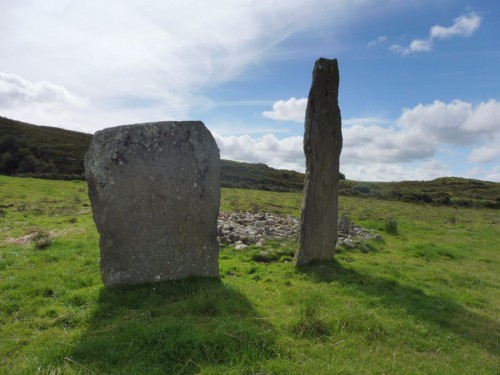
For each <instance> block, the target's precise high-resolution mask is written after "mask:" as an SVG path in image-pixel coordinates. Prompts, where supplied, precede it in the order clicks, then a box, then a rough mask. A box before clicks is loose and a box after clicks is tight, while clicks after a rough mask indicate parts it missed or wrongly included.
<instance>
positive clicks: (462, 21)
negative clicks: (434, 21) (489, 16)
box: [430, 13, 482, 39]
mask: <svg viewBox="0 0 500 375" xmlns="http://www.w3.org/2000/svg"><path fill="white" fill-rule="evenodd" d="M481 21H482V19H481V17H480V16H479V15H477V14H476V13H469V14H466V15H463V16H460V17H458V18H455V19H454V20H453V25H451V26H449V27H443V26H440V25H436V26H432V28H431V35H430V37H431V39H448V38H452V37H454V36H465V37H468V36H471V35H472V34H474V33H475V32H476V30H477V29H478V28H479V26H480V25H481Z"/></svg>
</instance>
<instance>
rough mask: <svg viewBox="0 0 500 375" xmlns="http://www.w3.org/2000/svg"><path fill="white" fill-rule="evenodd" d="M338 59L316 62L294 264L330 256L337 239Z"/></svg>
mask: <svg viewBox="0 0 500 375" xmlns="http://www.w3.org/2000/svg"><path fill="white" fill-rule="evenodd" d="M338 89H339V71H338V64H337V60H336V59H335V60H328V59H323V58H320V59H318V60H317V61H316V63H315V65H314V71H313V81H312V85H311V90H310V92H309V99H308V102H307V110H306V119H305V125H304V127H305V131H304V153H305V155H306V176H305V184H304V201H303V204H302V214H301V217H300V231H299V247H298V249H297V252H296V253H295V264H296V265H297V266H300V265H303V264H307V263H309V262H311V261H313V260H328V259H333V257H334V255H335V243H336V242H337V216H338V184H339V157H340V151H341V149H342V129H341V118H340V109H339V105H338Z"/></svg>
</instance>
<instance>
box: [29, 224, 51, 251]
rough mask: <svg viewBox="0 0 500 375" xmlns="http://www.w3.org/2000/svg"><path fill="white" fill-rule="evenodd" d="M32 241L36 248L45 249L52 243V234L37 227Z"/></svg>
mask: <svg viewBox="0 0 500 375" xmlns="http://www.w3.org/2000/svg"><path fill="white" fill-rule="evenodd" d="M32 241H33V243H34V244H35V248H37V249H39V250H43V249H46V248H48V247H49V246H50V245H51V244H52V236H51V235H50V233H49V232H48V231H46V230H45V229H36V230H35V232H34V234H33V237H32Z"/></svg>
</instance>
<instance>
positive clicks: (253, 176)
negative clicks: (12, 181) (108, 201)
mask: <svg viewBox="0 0 500 375" xmlns="http://www.w3.org/2000/svg"><path fill="white" fill-rule="evenodd" d="M91 140H92V134H87V133H80V132H75V131H70V130H64V129H60V128H54V127H48V126H37V125H31V124H27V123H24V122H20V121H14V120H10V119H7V118H5V117H0V174H6V175H18V176H25V177H42V178H49V179H82V178H83V175H84V170H83V157H84V155H85V152H87V150H88V148H89V144H90V141H91ZM303 184H304V175H303V174H302V173H299V172H295V171H287V170H278V169H274V168H270V167H268V166H267V165H265V164H251V163H240V162H236V161H231V160H222V161H221V185H222V186H223V187H236V188H246V189H258V190H270V191H301V190H302V188H303Z"/></svg>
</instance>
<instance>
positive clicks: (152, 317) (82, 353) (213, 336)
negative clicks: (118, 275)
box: [71, 278, 277, 374]
mask: <svg viewBox="0 0 500 375" xmlns="http://www.w3.org/2000/svg"><path fill="white" fill-rule="evenodd" d="M274 332H275V330H274V329H273V327H272V326H271V325H270V324H269V323H268V322H267V321H265V320H264V319H259V316H258V314H257V313H256V312H255V310H254V309H253V307H252V304H251V303H250V301H249V300H248V299H247V298H246V297H245V296H244V295H243V294H241V293H240V292H239V291H237V290H235V289H233V288H231V287H229V286H227V285H224V284H223V283H222V282H221V281H220V280H219V279H206V278H205V279H200V278H193V279H187V280H182V281H175V282H174V281H171V282H164V283H158V284H152V285H145V286H137V287H132V288H127V289H105V288H103V289H102V290H101V292H100V296H99V300H98V306H97V309H96V311H95V313H94V315H93V317H92V321H91V323H90V324H89V329H88V330H87V332H86V333H85V334H84V335H83V337H82V338H81V339H80V340H79V341H78V343H77V344H76V347H75V349H74V351H73V353H72V357H71V360H74V361H75V362H76V363H78V364H80V365H81V366H84V367H85V368H87V369H89V370H91V371H94V372H95V373H99V374H104V373H106V374H108V373H120V374H122V373H123V374H125V373H147V374H156V373H158V374H178V373H179V374H181V373H182V374H192V373H199V372H200V370H201V368H205V367H211V366H215V367H217V366H222V368H227V369H230V368H241V369H245V370H246V371H251V372H256V371H257V372H258V370H259V369H258V368H255V366H258V363H259V361H262V360H265V359H267V358H272V357H274V356H276V355H277V349H276V344H275V336H274Z"/></svg>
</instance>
